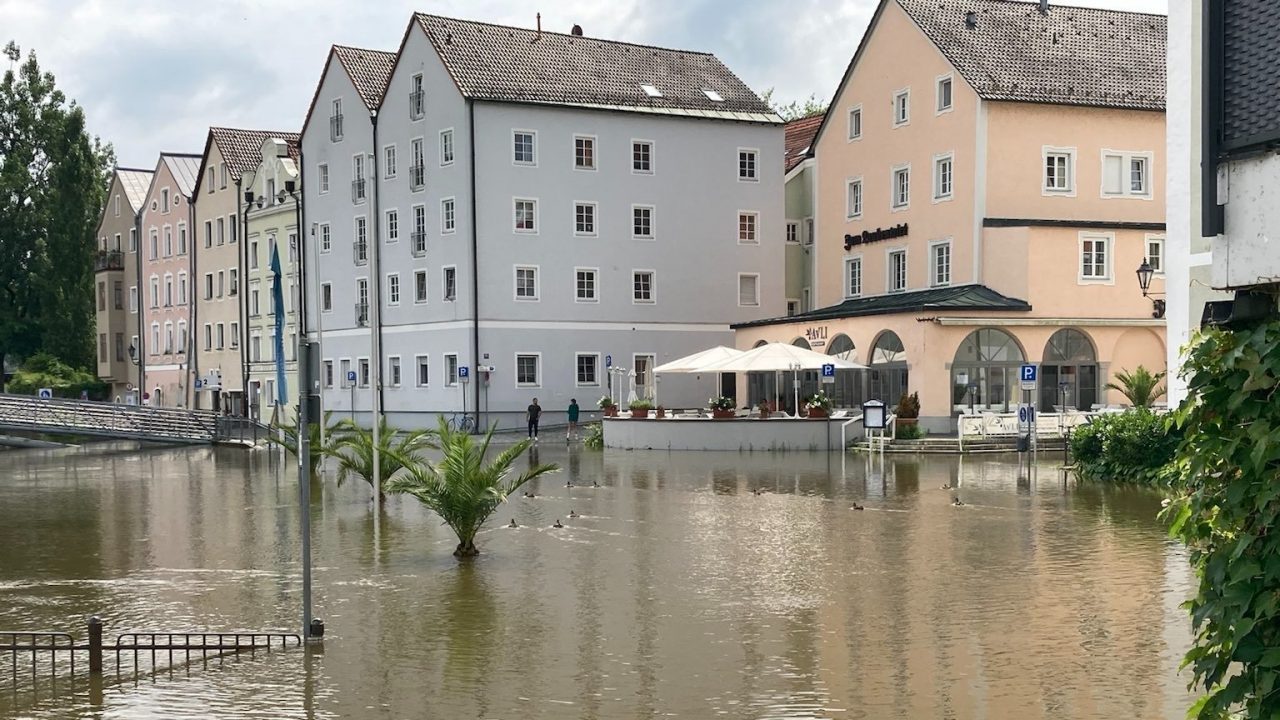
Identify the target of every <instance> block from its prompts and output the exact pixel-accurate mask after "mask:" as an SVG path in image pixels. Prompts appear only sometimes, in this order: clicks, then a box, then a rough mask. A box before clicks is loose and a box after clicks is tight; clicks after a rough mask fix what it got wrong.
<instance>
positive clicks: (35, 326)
mask: <svg viewBox="0 0 1280 720" xmlns="http://www.w3.org/2000/svg"><path fill="white" fill-rule="evenodd" d="M4 55H5V57H6V58H7V59H8V60H9V63H10V69H9V70H7V71H6V72H5V74H4V79H3V81H2V82H0V238H3V241H2V242H0V366H3V364H4V361H5V359H6V358H11V357H20V358H23V357H30V356H32V355H34V354H35V353H37V352H39V351H42V350H43V351H46V352H49V353H50V354H52V355H54V356H55V357H57V358H58V359H59V360H62V361H63V362H65V363H67V364H68V365H70V366H72V367H75V368H83V369H90V368H92V367H93V361H94V342H93V337H94V314H93V253H94V251H95V248H96V244H95V242H94V237H93V236H94V232H95V230H96V228H97V222H98V216H99V214H100V213H101V210H102V207H103V204H104V202H105V199H106V194H107V188H108V184H109V180H110V172H111V166H112V163H113V162H114V157H113V152H112V150H111V147H110V146H109V145H108V146H104V145H103V144H102V143H100V142H99V141H98V139H97V138H91V137H90V136H89V134H88V133H87V131H86V130H85V117H84V110H83V109H81V108H80V107H79V106H77V105H76V104H75V103H74V102H70V103H68V101H67V99H66V96H64V95H63V94H62V92H61V91H59V90H58V89H57V87H56V86H55V83H54V78H53V75H52V74H50V73H47V72H43V71H41V69H40V65H39V63H38V62H37V61H36V56H35V53H29V54H28V55H27V58H26V59H25V60H23V59H22V53H21V50H20V49H19V48H18V46H17V44H15V43H13V42H10V43H9V44H8V45H6V46H5V48H4Z"/></svg>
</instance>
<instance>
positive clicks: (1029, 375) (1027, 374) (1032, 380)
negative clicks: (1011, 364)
mask: <svg viewBox="0 0 1280 720" xmlns="http://www.w3.org/2000/svg"><path fill="white" fill-rule="evenodd" d="M1038 369H1039V367H1038V366H1036V365H1023V366H1022V367H1021V368H1020V372H1019V373H1018V378H1019V379H1020V380H1022V389H1023V390H1035V389H1036V375H1037V372H1036V371H1037V370H1038Z"/></svg>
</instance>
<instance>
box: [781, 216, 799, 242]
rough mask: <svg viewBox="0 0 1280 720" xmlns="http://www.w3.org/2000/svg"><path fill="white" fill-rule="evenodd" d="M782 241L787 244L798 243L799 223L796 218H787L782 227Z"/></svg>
mask: <svg viewBox="0 0 1280 720" xmlns="http://www.w3.org/2000/svg"><path fill="white" fill-rule="evenodd" d="M784 233H785V234H784V235H783V241H784V242H785V243H786V244H788V245H799V244H800V223H799V222H798V221H796V220H788V221H787V224H786V225H785V227H784Z"/></svg>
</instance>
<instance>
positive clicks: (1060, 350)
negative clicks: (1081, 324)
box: [1039, 328, 1100, 412]
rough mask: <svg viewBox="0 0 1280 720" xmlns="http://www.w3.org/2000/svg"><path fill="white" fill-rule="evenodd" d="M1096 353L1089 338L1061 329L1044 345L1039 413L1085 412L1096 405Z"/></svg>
mask: <svg viewBox="0 0 1280 720" xmlns="http://www.w3.org/2000/svg"><path fill="white" fill-rule="evenodd" d="M1099 375H1100V373H1099V372H1098V353H1097V351H1096V350H1095V349H1094V347H1093V341H1092V340H1090V339H1089V336H1088V335H1086V334H1084V333H1083V332H1081V331H1080V330H1075V329H1073V328H1063V329H1062V330H1059V331H1057V332H1055V333H1054V334H1053V336H1052V337H1050V338H1049V342H1048V343H1046V344H1045V346H1044V361H1043V362H1042V363H1041V365H1040V384H1039V387H1040V412H1055V411H1063V410H1070V409H1075V410H1089V409H1092V407H1093V405H1094V403H1096V402H1098V392H1099V390H1098V377H1099Z"/></svg>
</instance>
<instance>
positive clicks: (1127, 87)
mask: <svg viewBox="0 0 1280 720" xmlns="http://www.w3.org/2000/svg"><path fill="white" fill-rule="evenodd" d="M896 1H897V2H898V4H899V5H900V6H902V9H903V10H905V11H906V13H907V15H908V16H909V17H910V18H911V19H912V20H913V21H914V22H915V24H916V25H917V26H919V28H920V29H921V30H922V31H923V32H924V34H925V36H926V37H928V38H929V40H930V41H931V42H933V44H934V45H936V46H937V47H938V50H939V51H941V52H942V54H943V55H944V56H945V57H946V58H947V60H948V61H949V62H950V63H951V64H952V65H954V66H955V68H956V70H957V71H958V72H959V73H960V74H961V75H962V76H964V79H965V81H966V82H968V83H969V85H970V86H971V87H972V88H973V89H974V90H975V91H976V92H977V93H978V95H979V96H980V97H982V98H985V99H987V100H1011V101H1020V102H1037V103H1051V104H1058V105H1083V106H1091V107H1113V108H1128V109H1135V110H1164V106H1165V48H1166V43H1167V33H1168V30H1167V24H1168V23H1167V18H1165V17H1164V16H1163V15H1148V14H1144V13H1135V12H1121V11H1117V10H1101V9H1096V8H1081V7H1070V6H1065V5H1057V4H1053V3H1050V5H1049V9H1048V12H1046V13H1041V12H1040V5H1039V4H1038V3H1030V2H1015V1H1014V0H896ZM970 12H972V13H974V18H975V23H974V24H973V26H972V27H971V26H970V25H969V24H968V23H967V22H966V14H967V13H970Z"/></svg>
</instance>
